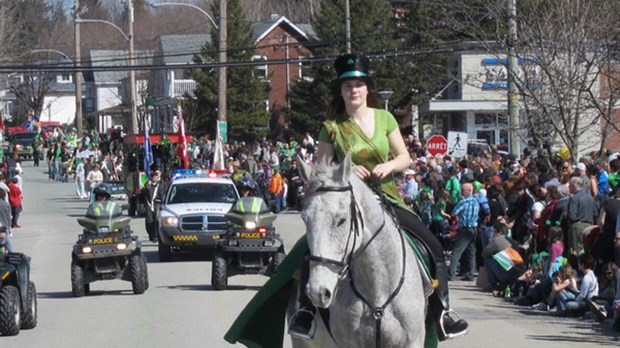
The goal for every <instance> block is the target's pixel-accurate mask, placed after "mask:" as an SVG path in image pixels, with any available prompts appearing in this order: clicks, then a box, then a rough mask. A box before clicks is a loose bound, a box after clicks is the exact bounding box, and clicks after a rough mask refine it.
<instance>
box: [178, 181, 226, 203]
mask: <svg viewBox="0 0 620 348" xmlns="http://www.w3.org/2000/svg"><path fill="white" fill-rule="evenodd" d="M236 201H237V193H236V191H235V187H234V186H233V185H230V184H215V183H187V184H176V185H173V186H172V188H171V189H170V193H169V194H168V199H167V202H166V204H179V203H234V202H236Z"/></svg>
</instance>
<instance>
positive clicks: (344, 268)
mask: <svg viewBox="0 0 620 348" xmlns="http://www.w3.org/2000/svg"><path fill="white" fill-rule="evenodd" d="M346 191H349V192H350V193H351V204H350V210H351V223H350V229H349V235H348V237H347V243H346V245H345V251H344V254H343V255H342V259H341V260H340V261H338V260H335V259H331V258H327V257H323V256H317V255H312V252H311V251H310V254H309V255H307V256H306V260H307V261H313V262H317V263H323V264H328V265H333V266H336V267H340V271H339V272H338V281H340V280H342V279H343V278H344V277H345V276H346V275H347V273H348V272H350V274H351V276H350V277H349V279H350V283H351V289H353V292H354V293H355V295H356V296H357V297H358V298H360V299H361V300H362V301H363V302H364V303H366V305H368V306H369V307H370V308H373V312H372V315H373V318H374V319H375V328H376V336H375V339H376V347H377V348H380V347H381V319H382V318H383V316H384V314H385V308H386V307H387V306H388V305H389V304H390V303H391V302H392V300H394V298H395V297H396V295H398V293H399V292H400V290H401V288H402V286H403V284H404V282H405V265H406V252H405V239H404V237H403V235H402V233H398V235H399V236H400V240H401V249H402V250H401V254H402V262H403V266H402V267H401V269H402V271H401V276H400V280H399V282H398V285H397V287H396V288H395V289H394V291H393V292H392V294H390V296H389V297H388V298H387V300H386V301H385V303H384V304H383V305H382V306H376V305H373V304H372V303H370V301H368V300H367V299H366V297H364V296H363V295H362V294H361V293H360V292H359V291H358V290H357V288H356V287H355V283H354V281H353V269H352V268H351V267H350V266H351V263H352V262H353V257H354V255H353V254H354V252H355V245H356V243H357V237H358V235H359V234H360V233H361V231H363V229H364V220H363V219H362V216H361V213H360V212H359V209H358V206H357V202H356V200H355V194H354V193H353V186H352V185H351V183H350V182H349V183H348V184H347V185H346V186H321V187H319V188H317V189H316V190H315V192H346ZM376 191H377V193H378V194H379V196H380V198H381V201H382V205H381V207H382V210H383V221H382V223H381V225H380V226H379V227H378V228H377V230H376V231H375V232H374V233H373V234H372V236H371V237H370V239H369V240H368V242H366V244H364V245H363V246H362V247H361V248H360V249H359V251H358V252H357V254H358V255H359V254H361V253H363V252H364V251H365V250H366V248H368V246H369V245H370V243H372V241H373V240H375V238H376V237H377V236H378V235H379V233H380V232H381V231H382V230H383V228H384V227H385V213H386V212H385V208H384V207H385V206H386V204H387V202H386V199H385V194H384V193H383V192H381V191H380V190H376ZM393 216H395V214H393ZM394 223H395V225H396V227H397V228H398V229H400V226H399V224H398V222H397V221H396V220H394ZM360 225H361V228H360ZM351 235H353V246H352V247H351V250H350V251H349V243H350V242H351ZM332 338H333V337H332Z"/></svg>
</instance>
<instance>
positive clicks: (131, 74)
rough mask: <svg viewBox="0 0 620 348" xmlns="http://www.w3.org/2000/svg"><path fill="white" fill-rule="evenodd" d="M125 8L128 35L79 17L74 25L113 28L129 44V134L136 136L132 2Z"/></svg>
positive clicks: (97, 21) (136, 110) (105, 22)
mask: <svg viewBox="0 0 620 348" xmlns="http://www.w3.org/2000/svg"><path fill="white" fill-rule="evenodd" d="M127 7H128V10H129V18H128V20H129V33H128V34H125V32H124V31H123V29H121V28H119V27H118V26H117V25H116V24H114V23H112V22H108V21H105V20H102V19H82V18H80V17H76V18H75V23H76V24H80V23H103V24H107V25H110V26H112V27H114V28H115V29H116V30H118V31H119V32H120V33H121V35H123V38H125V40H127V41H128V42H129V66H130V68H131V69H130V70H129V84H130V86H129V88H130V93H131V96H130V99H131V101H130V105H131V133H132V134H138V119H137V117H138V106H137V105H136V71H135V70H134V69H133V66H134V65H135V61H134V42H133V41H134V40H133V0H129V1H128V2H127Z"/></svg>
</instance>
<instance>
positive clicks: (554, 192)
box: [547, 186, 562, 201]
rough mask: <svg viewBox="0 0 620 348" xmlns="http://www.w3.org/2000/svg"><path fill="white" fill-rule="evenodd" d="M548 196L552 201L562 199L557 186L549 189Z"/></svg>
mask: <svg viewBox="0 0 620 348" xmlns="http://www.w3.org/2000/svg"><path fill="white" fill-rule="evenodd" d="M547 196H548V197H549V198H551V200H552V201H554V200H556V199H560V198H562V194H561V193H560V192H558V187H557V186H549V187H547Z"/></svg>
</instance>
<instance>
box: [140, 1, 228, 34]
mask: <svg viewBox="0 0 620 348" xmlns="http://www.w3.org/2000/svg"><path fill="white" fill-rule="evenodd" d="M150 5H151V7H153V8H159V7H163V6H186V7H191V8H193V9H195V10H198V11H200V12H202V14H203V15H205V17H207V18H209V20H210V21H211V24H213V26H214V27H215V29H219V27H218V26H217V24H215V21H214V20H213V18H212V17H211V16H210V15H209V14H208V13H207V11H205V10H203V9H201V8H200V7H198V6H196V5H192V4H186V3H182V2H158V3H154V4H150Z"/></svg>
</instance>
